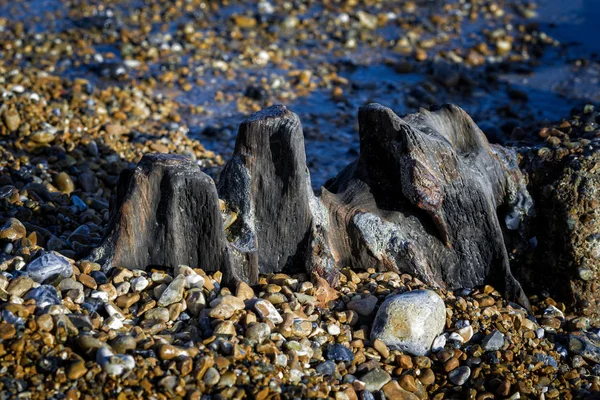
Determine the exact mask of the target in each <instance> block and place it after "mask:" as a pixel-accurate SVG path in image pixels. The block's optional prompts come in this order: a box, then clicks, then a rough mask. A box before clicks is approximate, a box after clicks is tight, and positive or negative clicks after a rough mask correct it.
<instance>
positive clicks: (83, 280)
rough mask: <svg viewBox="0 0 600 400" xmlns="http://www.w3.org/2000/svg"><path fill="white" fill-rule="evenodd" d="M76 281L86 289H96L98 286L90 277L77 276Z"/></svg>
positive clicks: (84, 275)
mask: <svg viewBox="0 0 600 400" xmlns="http://www.w3.org/2000/svg"><path fill="white" fill-rule="evenodd" d="M77 280H78V281H79V282H81V284H82V285H84V286H85V287H88V288H90V289H96V288H98V284H97V283H96V281H95V280H94V278H92V277H91V276H90V275H86V274H79V275H77Z"/></svg>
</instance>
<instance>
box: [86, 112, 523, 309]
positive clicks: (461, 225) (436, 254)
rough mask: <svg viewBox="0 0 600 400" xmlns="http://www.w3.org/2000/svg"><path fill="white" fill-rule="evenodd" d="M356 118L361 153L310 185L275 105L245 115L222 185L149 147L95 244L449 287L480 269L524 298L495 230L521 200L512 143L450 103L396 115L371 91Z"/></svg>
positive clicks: (111, 252)
mask: <svg viewBox="0 0 600 400" xmlns="http://www.w3.org/2000/svg"><path fill="white" fill-rule="evenodd" d="M359 124H360V156H359V158H358V160H357V161H356V162H354V163H352V164H350V165H349V166H348V167H346V168H345V169H344V170H343V171H341V172H340V174H339V175H338V176H336V177H335V178H333V179H331V180H330V181H328V182H327V183H326V184H325V186H324V187H323V188H322V191H321V194H320V196H318V197H317V196H315V195H314V193H313V191H312V189H311V183H310V174H309V171H308V168H307V166H306V156H305V152H304V138H303V134H302V126H301V124H300V120H299V118H298V116H297V115H296V114H294V113H292V112H290V111H289V110H287V109H286V108H285V107H283V106H273V107H269V108H267V109H265V110H263V111H261V112H259V113H256V114H254V115H252V116H251V117H250V118H248V119H247V120H246V121H244V122H243V123H242V125H241V126H240V130H239V133H238V137H237V140H236V145H235V150H234V153H233V156H232V158H231V160H230V161H229V162H228V163H227V164H226V166H225V167H224V169H223V171H222V173H221V178H220V181H219V183H218V197H217V189H216V188H215V185H214V183H213V182H212V180H211V179H210V178H209V177H208V176H206V175H205V174H203V173H202V172H201V171H200V170H199V168H198V167H197V166H196V165H195V164H194V163H193V162H192V161H190V160H187V159H185V158H183V157H180V156H168V155H147V156H145V157H144V158H143V159H142V161H141V162H140V163H139V164H138V167H137V168H136V169H135V170H134V171H133V172H131V171H130V172H126V173H124V174H123V175H122V177H121V179H120V183H119V191H118V194H117V201H116V207H115V209H114V211H113V217H112V220H111V223H110V225H109V229H108V232H107V235H106V237H105V240H104V242H103V244H102V245H101V246H100V247H99V248H98V249H96V250H95V251H94V253H93V254H92V257H91V258H92V259H94V260H98V261H100V262H102V263H103V265H104V266H105V267H107V266H116V265H121V266H125V267H129V268H144V267H146V266H147V265H166V266H176V265H178V264H187V265H192V266H197V267H200V268H204V269H206V270H207V271H214V270H222V271H223V273H224V278H225V281H226V282H228V281H234V280H238V279H241V280H244V281H247V282H249V283H256V282H257V281H258V276H259V274H262V273H276V272H280V271H283V270H286V269H293V268H302V269H305V270H306V271H307V272H310V273H316V274H317V275H319V276H321V277H324V278H326V279H327V280H328V281H329V282H330V283H332V284H336V283H337V277H338V276H339V272H338V271H339V269H340V268H341V267H344V266H350V267H353V268H370V267H376V268H377V269H379V270H382V271H398V272H406V273H410V274H413V275H415V276H417V277H418V278H420V279H422V280H423V281H425V282H426V283H428V284H430V285H437V286H444V287H448V288H451V289H455V288H461V287H473V286H476V285H481V284H486V283H489V284H492V285H494V286H496V287H498V288H499V289H500V290H503V291H504V292H505V293H506V295H507V296H508V297H509V298H510V299H511V300H514V301H517V302H518V303H520V304H522V305H524V306H528V302H527V298H526V297H525V296H524V294H523V291H522V289H521V286H520V285H519V283H518V282H517V281H516V280H515V279H514V277H513V276H512V274H511V272H510V267H509V259H508V254H507V250H506V247H505V244H504V236H503V231H506V226H507V225H508V228H509V229H516V228H517V227H518V223H519V221H520V220H521V219H522V217H523V216H525V215H527V213H528V212H529V208H530V207H531V199H530V197H529V194H528V193H527V190H526V187H525V183H524V179H523V176H522V175H521V172H520V171H519V169H518V167H517V164H516V155H515V153H514V152H513V151H511V150H508V149H505V148H502V147H499V146H492V145H490V144H489V143H488V141H487V139H486V138H485V135H484V134H483V133H482V132H481V130H480V129H479V128H478V127H477V125H476V124H475V123H474V122H473V121H472V120H471V118H470V117H469V116H468V115H467V114H466V113H465V112H464V111H463V110H462V109H460V108H458V107H456V106H444V107H442V108H441V109H440V110H438V111H435V112H430V111H426V110H421V111H420V112H419V113H416V114H412V115H408V116H406V117H405V118H404V119H401V118H400V117H398V116H397V115H396V114H394V113H393V112H392V111H391V110H390V109H388V108H386V107H383V106H381V105H379V104H371V105H368V106H366V107H363V108H361V109H360V111H359ZM219 199H220V200H221V201H220V200H219ZM221 211H222V212H223V213H224V214H225V216H226V218H225V219H226V221H227V223H226V224H225V225H223V222H222V219H221V218H222V217H221V215H220V212H221Z"/></svg>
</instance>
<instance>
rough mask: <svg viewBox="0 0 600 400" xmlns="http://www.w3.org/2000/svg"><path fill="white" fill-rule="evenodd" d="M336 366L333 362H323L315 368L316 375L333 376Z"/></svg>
mask: <svg viewBox="0 0 600 400" xmlns="http://www.w3.org/2000/svg"><path fill="white" fill-rule="evenodd" d="M335 369H336V365H335V363H334V362H333V361H325V362H323V363H321V364H319V365H317V367H316V368H315V371H316V372H317V374H318V375H323V376H327V375H333V374H334V373H335Z"/></svg>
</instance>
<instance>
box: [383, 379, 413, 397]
mask: <svg viewBox="0 0 600 400" xmlns="http://www.w3.org/2000/svg"><path fill="white" fill-rule="evenodd" d="M382 390H383V393H384V394H385V396H386V398H387V399H394V400H419V397H418V396H416V395H414V394H412V393H411V392H409V391H407V390H406V389H404V388H402V387H401V386H400V384H399V383H398V382H396V381H390V382H388V383H386V384H385V385H384V386H383V388H382Z"/></svg>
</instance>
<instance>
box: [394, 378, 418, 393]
mask: <svg viewBox="0 0 600 400" xmlns="http://www.w3.org/2000/svg"><path fill="white" fill-rule="evenodd" d="M398 383H400V386H401V387H402V389H405V390H408V391H409V392H413V393H414V392H416V391H417V384H416V383H415V378H414V377H413V376H412V375H402V376H401V377H400V379H399V380H398Z"/></svg>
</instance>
